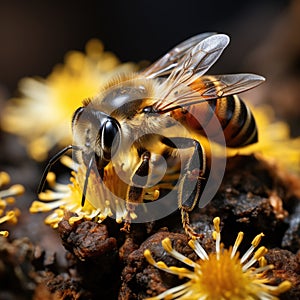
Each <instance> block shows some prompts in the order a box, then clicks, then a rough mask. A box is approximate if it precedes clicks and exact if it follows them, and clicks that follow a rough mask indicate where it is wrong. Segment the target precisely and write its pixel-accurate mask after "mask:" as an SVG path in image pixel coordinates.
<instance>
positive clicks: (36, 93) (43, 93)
mask: <svg viewBox="0 0 300 300" xmlns="http://www.w3.org/2000/svg"><path fill="white" fill-rule="evenodd" d="M134 69H135V66H134V65H133V64H129V63H127V64H120V62H119V60H118V59H117V57H116V56H115V55H114V54H112V53H110V52H104V51H103V45H102V44H101V42H100V41H98V40H95V39H93V40H90V41H89V42H88V43H87V45H86V54H84V53H81V52H79V51H71V52H69V53H68V54H67V55H66V57H65V63H64V65H58V66H56V67H55V68H54V69H53V71H52V73H51V74H50V75H49V76H48V77H47V78H46V79H41V78H39V79H34V78H24V79H22V80H21V81H20V83H19V91H20V92H21V95H22V97H20V98H14V99H11V100H10V101H8V105H7V107H6V108H5V109H4V112H3V114H2V119H3V120H2V124H1V125H2V127H3V129H4V130H5V131H7V132H10V133H13V134H16V135H18V136H20V137H21V138H22V140H23V141H24V143H25V145H26V147H27V149H28V152H29V154H30V155H31V156H32V157H33V158H34V159H36V160H39V161H41V160H44V159H45V158H46V157H47V154H48V152H49V150H50V149H51V148H53V147H54V146H55V145H56V144H58V145H59V146H65V145H67V144H69V143H71V141H72V133H71V127H70V123H71V117H72V114H73V112H74V111H75V109H76V108H78V107H79V106H81V104H82V100H84V99H87V98H89V97H92V96H94V95H95V94H97V92H98V91H99V90H100V89H101V87H102V86H104V85H105V84H107V82H108V81H109V80H110V79H111V78H112V77H114V76H115V75H116V74H119V73H125V72H129V71H130V72H131V71H133V70H134Z"/></svg>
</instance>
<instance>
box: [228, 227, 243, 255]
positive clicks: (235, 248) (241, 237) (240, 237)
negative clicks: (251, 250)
mask: <svg viewBox="0 0 300 300" xmlns="http://www.w3.org/2000/svg"><path fill="white" fill-rule="evenodd" d="M243 238H244V232H242V231H240V232H239V233H238V236H237V238H236V240H235V243H234V245H233V248H232V252H231V256H230V257H231V258H233V257H234V256H235V254H236V251H237V249H238V247H239V246H240V244H241V242H242V240H243Z"/></svg>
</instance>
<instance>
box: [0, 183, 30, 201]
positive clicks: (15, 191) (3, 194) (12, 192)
mask: <svg viewBox="0 0 300 300" xmlns="http://www.w3.org/2000/svg"><path fill="white" fill-rule="evenodd" d="M24 192H25V188H24V187H23V185H21V184H15V185H12V186H11V187H10V188H9V189H7V190H3V191H0V198H8V197H11V196H19V195H22V194H23V193H24Z"/></svg>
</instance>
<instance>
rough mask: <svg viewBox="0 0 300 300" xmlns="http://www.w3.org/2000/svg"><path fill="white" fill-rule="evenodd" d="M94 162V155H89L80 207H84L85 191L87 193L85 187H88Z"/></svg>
mask: <svg viewBox="0 0 300 300" xmlns="http://www.w3.org/2000/svg"><path fill="white" fill-rule="evenodd" d="M94 161H95V155H91V158H90V160H89V165H88V168H87V170H86V173H85V180H84V185H83V191H82V198H81V206H84V203H85V198H86V197H85V195H86V191H87V187H88V183H89V177H90V173H91V170H92V167H93V163H94Z"/></svg>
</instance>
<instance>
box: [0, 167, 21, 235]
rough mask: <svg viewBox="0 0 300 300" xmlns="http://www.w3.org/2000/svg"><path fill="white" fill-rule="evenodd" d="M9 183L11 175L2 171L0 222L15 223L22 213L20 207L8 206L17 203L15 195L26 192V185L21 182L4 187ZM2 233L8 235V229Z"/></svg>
mask: <svg viewBox="0 0 300 300" xmlns="http://www.w3.org/2000/svg"><path fill="white" fill-rule="evenodd" d="M9 183H10V177H9V175H8V174H7V173H6V172H0V189H1V190H0V224H2V223H5V222H10V223H12V224H15V223H17V220H18V216H19V215H20V211H19V209H17V208H13V209H9V210H8V209H7V207H8V206H11V205H13V204H14V203H15V198H14V197H15V196H18V195H21V194H23V193H24V187H23V186H22V185H20V184H15V185H12V186H11V187H9V188H7V189H3V187H5V186H7V185H8V184H9ZM0 235H2V236H5V237H7V236H8V231H7V230H3V231H0Z"/></svg>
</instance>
